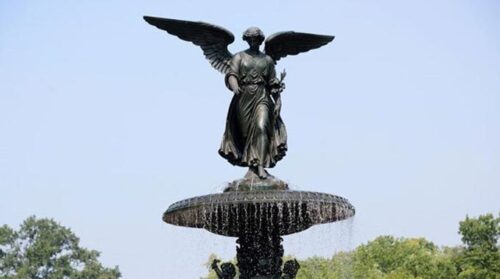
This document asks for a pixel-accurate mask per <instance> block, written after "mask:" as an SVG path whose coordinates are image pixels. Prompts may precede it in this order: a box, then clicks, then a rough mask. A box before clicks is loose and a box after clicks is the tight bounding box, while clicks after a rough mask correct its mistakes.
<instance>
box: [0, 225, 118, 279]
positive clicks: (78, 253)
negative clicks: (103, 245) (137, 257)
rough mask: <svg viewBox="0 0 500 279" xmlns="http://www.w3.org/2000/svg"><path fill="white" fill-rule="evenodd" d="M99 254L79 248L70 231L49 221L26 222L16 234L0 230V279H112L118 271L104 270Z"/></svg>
mask: <svg viewBox="0 0 500 279" xmlns="http://www.w3.org/2000/svg"><path fill="white" fill-rule="evenodd" d="M98 257H99V252H97V251H94V250H87V249H85V248H82V247H80V246H79V239H78V237H76V236H75V235H74V234H73V232H71V230H70V229H68V228H66V227H63V226H61V225H59V224H58V223H57V222H55V221H54V220H51V219H36V218H35V217H34V216H33V217H29V218H28V219H26V220H25V221H24V222H23V224H22V225H21V227H20V228H19V230H18V231H15V230H13V229H12V228H10V227H8V226H7V225H4V226H3V227H0V278H2V279H116V278H120V277H121V274H120V271H119V270H118V267H115V268H105V267H103V266H102V265H101V263H100V262H99V261H98V260H97V258H98Z"/></svg>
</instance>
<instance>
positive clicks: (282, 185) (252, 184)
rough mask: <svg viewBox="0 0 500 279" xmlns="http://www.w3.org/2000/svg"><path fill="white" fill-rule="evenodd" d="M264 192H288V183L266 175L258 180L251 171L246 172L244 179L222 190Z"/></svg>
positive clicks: (235, 181)
mask: <svg viewBox="0 0 500 279" xmlns="http://www.w3.org/2000/svg"><path fill="white" fill-rule="evenodd" d="M266 190H288V183H286V182H285V181H283V180H280V179H278V178H276V177H274V176H272V175H270V174H269V173H268V175H267V177H266V178H264V179H263V178H260V177H259V176H258V175H257V174H255V172H253V171H252V170H248V172H247V174H245V177H243V178H241V179H237V180H234V181H233V182H231V183H229V184H228V185H227V187H226V188H225V189H224V193H225V192H236V191H266Z"/></svg>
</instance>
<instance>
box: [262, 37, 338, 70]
mask: <svg viewBox="0 0 500 279" xmlns="http://www.w3.org/2000/svg"><path fill="white" fill-rule="evenodd" d="M334 38H335V37H334V36H328V35H317V34H310V33H299V32H294V31H285V32H278V33H274V34H272V35H271V36H269V37H268V38H267V39H266V46H265V51H266V54H267V55H269V56H271V57H272V58H273V59H274V61H275V62H276V61H278V60H280V59H281V58H283V57H285V56H287V55H297V54H299V53H302V52H307V51H309V50H312V49H315V48H319V47H321V46H324V45H326V44H328V43H329V42H331V41H333V39H334Z"/></svg>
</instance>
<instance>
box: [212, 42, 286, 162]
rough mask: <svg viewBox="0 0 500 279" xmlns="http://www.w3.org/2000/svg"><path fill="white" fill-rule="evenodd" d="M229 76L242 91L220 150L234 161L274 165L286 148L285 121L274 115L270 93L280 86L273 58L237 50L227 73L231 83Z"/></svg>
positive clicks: (235, 98)
mask: <svg viewBox="0 0 500 279" xmlns="http://www.w3.org/2000/svg"><path fill="white" fill-rule="evenodd" d="M230 76H234V77H236V79H237V80H238V84H239V87H240V91H241V92H240V93H239V94H235V95H234V96H233V99H232V100H231V104H230V106H229V111H228V114H227V119H226V129H225V132H224V135H223V138H222V143H221V146H220V149H219V154H220V155H221V156H222V157H224V158H225V159H227V160H228V161H229V163H231V164H233V165H238V166H249V167H250V166H253V167H256V166H262V167H264V168H272V167H274V166H275V165H276V163H277V162H278V161H279V160H281V159H282V158H283V157H284V156H285V154H286V151H287V144H286V140H287V135H286V129H285V124H284V123H283V121H282V120H281V117H280V116H279V115H274V113H273V111H274V106H275V102H274V100H273V98H272V97H271V94H270V89H271V88H276V87H279V86H280V81H279V80H278V79H277V78H276V71H275V69H274V61H273V60H272V58H271V57H269V56H267V55H265V54H263V53H259V54H253V53H250V52H248V51H243V52H240V53H237V54H236V55H234V57H233V58H232V60H231V71H230V72H229V73H228V74H227V75H226V86H228V87H229V84H228V79H229V77H230Z"/></svg>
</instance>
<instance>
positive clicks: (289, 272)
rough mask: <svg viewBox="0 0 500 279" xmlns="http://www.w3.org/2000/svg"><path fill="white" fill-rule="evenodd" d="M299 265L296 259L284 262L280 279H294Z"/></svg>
mask: <svg viewBox="0 0 500 279" xmlns="http://www.w3.org/2000/svg"><path fill="white" fill-rule="evenodd" d="M299 269H300V264H299V262H298V261H297V260H296V259H293V260H289V261H286V262H285V264H284V265H283V276H282V277H281V278H282V279H294V278H295V277H297V273H298V272H299Z"/></svg>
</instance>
